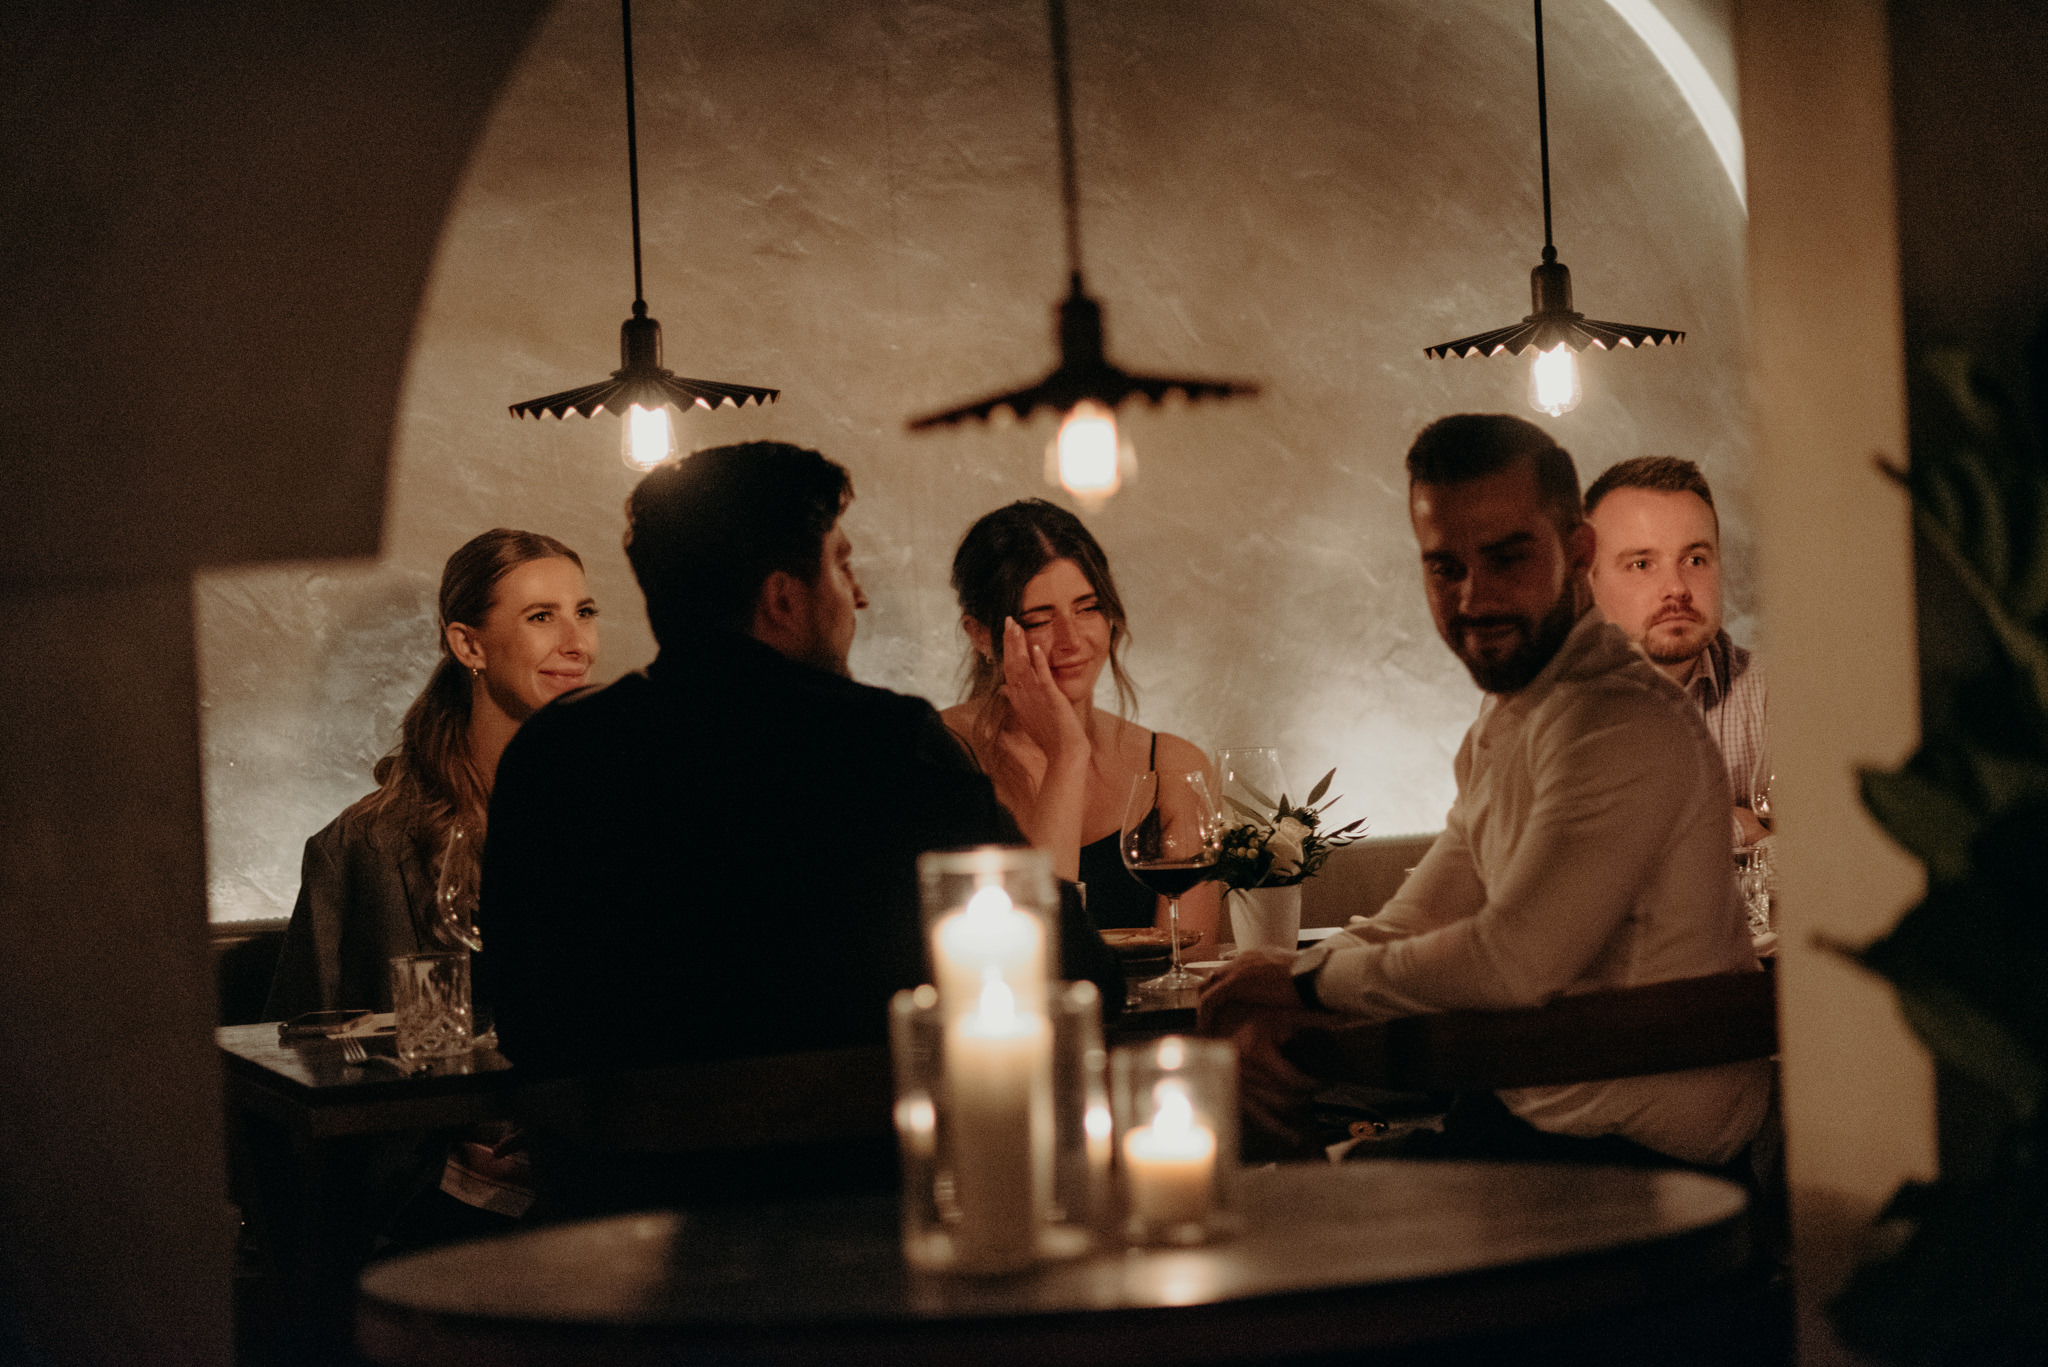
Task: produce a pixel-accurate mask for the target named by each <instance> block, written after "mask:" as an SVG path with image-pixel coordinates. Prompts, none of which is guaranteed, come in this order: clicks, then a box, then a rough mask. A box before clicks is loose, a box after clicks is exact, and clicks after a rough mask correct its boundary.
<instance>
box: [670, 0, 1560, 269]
mask: <svg viewBox="0 0 2048 1367" xmlns="http://www.w3.org/2000/svg"><path fill="white" fill-rule="evenodd" d="M1536 145H1537V147H1538V148H1540V149H1541V150H1542V153H1543V259H1544V260H1545V261H1555V260H1557V248H1556V247H1554V246H1552V245H1551V241H1550V93H1549V91H1548V90H1547V89H1545V87H1544V84H1543V0H1536ZM637 242H638V239H637V238H636V239H635V243H636V246H635V248H634V250H635V251H638V250H639V248H638V246H637ZM636 259H637V258H636Z"/></svg>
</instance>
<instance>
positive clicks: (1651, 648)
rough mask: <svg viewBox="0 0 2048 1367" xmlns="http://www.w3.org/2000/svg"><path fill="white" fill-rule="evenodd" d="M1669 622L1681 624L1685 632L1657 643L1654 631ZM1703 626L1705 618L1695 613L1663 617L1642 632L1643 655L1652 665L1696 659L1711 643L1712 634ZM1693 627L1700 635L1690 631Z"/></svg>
mask: <svg viewBox="0 0 2048 1367" xmlns="http://www.w3.org/2000/svg"><path fill="white" fill-rule="evenodd" d="M1670 622H1679V623H1682V624H1683V625H1684V626H1685V627H1686V628H1687V630H1686V631H1685V633H1684V634H1682V635H1680V636H1678V637H1676V638H1668V639H1666V640H1664V641H1662V642H1659V641H1657V639H1656V637H1655V635H1654V633H1655V631H1656V629H1657V628H1658V627H1660V626H1663V625H1665V624H1667V623H1670ZM1705 625H1706V618H1705V617H1703V616H1702V615H1700V614H1699V613H1697V612H1695V613H1692V614H1691V615H1689V616H1676V617H1665V618H1663V619H1661V620H1660V621H1656V622H1652V623H1651V624H1650V625H1649V627H1648V628H1646V629H1645V630H1644V632H1643V653H1644V654H1645V655H1648V656H1649V657H1650V660H1651V662H1652V663H1653V664H1660V665H1681V664H1684V663H1685V662H1686V661H1688V660H1691V659H1693V658H1695V657H1697V656H1698V655H1699V653H1700V652H1701V651H1703V650H1705V649H1706V648H1707V646H1708V645H1709V644H1711V643H1712V641H1713V639H1714V633H1713V632H1710V631H1706V630H1705ZM1695 626H1697V627H1699V628H1700V629H1701V630H1700V634H1699V635H1697V636H1695V635H1694V634H1693V631H1692V628H1694V627H1695Z"/></svg>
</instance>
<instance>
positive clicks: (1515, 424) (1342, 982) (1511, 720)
mask: <svg viewBox="0 0 2048 1367" xmlns="http://www.w3.org/2000/svg"><path fill="white" fill-rule="evenodd" d="M1408 477H1409V486H1408V506H1409V517H1410V521H1411V523H1412V524H1413V526H1414V529H1415V539H1416V543H1417V546H1418V548H1419V550H1420V551H1421V558H1422V572H1423V580H1424V586H1425V591H1426V593H1427V595H1428V598H1429V605H1430V612H1431V616H1432V617H1433V618H1434V619H1435V622H1436V627H1437V631H1438V634H1439V635H1441V636H1442V637H1443V640H1444V643H1445V644H1446V645H1448V646H1449V647H1450V648H1451V651H1452V653H1453V654H1455V655H1456V656H1457V657H1458V659H1459V660H1460V661H1461V662H1463V664H1464V665H1465V667H1466V669H1467V670H1468V671H1469V672H1470V673H1471V675H1472V678H1473V681H1474V682H1476V683H1477V684H1478V685H1479V687H1480V688H1481V689H1483V690H1484V691H1485V693H1486V697H1485V699H1484V700H1483V701H1482V702H1481V704H1480V709H1479V717H1478V720H1476V721H1475V722H1473V724H1472V728H1471V730H1469V731H1468V732H1467V733H1466V735H1465V741H1464V744H1463V745H1462V746H1461V747H1460V749H1459V751H1458V756H1457V761H1456V772H1457V780H1458V796H1457V800H1456V802H1455V803H1454V804H1453V806H1452V808H1451V810H1450V813H1449V815H1448V816H1447V818H1446V820H1445V827H1444V833H1443V834H1442V835H1441V836H1439V837H1438V838H1437V841H1436V843H1435V844H1434V845H1432V846H1431V847H1430V850H1429V853H1428V854H1427V855H1425V856H1424V857H1423V859H1422V862H1421V863H1420V864H1419V865H1417V866H1416V869H1415V871H1414V872H1413V873H1412V874H1410V875H1409V877H1408V879H1407V881H1406V882H1405V883H1403V884H1402V886H1401V889H1400V891H1399V892H1397V893H1396V894H1395V895H1394V897H1393V899H1392V900H1391V901H1389V902H1388V903H1387V905H1386V906H1385V907H1384V908H1383V909H1382V910H1381V911H1380V912H1379V914H1377V915H1376V916H1373V917H1372V918H1370V919H1365V918H1356V919H1354V920H1353V921H1352V923H1351V924H1350V925H1349V926H1348V927H1346V929H1345V931H1344V932H1343V933H1342V934H1338V935H1335V936H1332V937H1331V938H1330V939H1328V940H1326V941H1324V942H1323V944H1321V945H1319V946H1317V947H1316V948H1314V949H1311V950H1307V951H1304V952H1303V953H1301V954H1299V955H1296V956H1293V957H1292V958H1291V959H1290V958H1288V957H1284V956H1278V955H1241V956H1240V957H1239V959H1238V961H1237V963H1236V964H1235V965H1233V966H1232V967H1231V968H1229V969H1226V970H1225V971H1224V972H1223V973H1222V974H1220V975H1219V976H1218V977H1217V979H1216V980H1215V981H1214V982H1212V984H1211V985H1210V987H1209V988H1208V990H1207V992H1206V993H1205V994H1204V997H1203V1000H1202V1007H1201V1012H1202V1017H1203V1022H1204V1025H1205V1028H1207V1029H1209V1030H1210V1031H1211V1032H1212V1033H1223V1034H1228V1035H1231V1036H1232V1037H1233V1038H1235V1039H1236V1040H1237V1042H1238V1045H1239V1049H1240V1053H1241V1057H1242V1069H1243V1079H1244V1081H1243V1087H1244V1096H1245V1104H1246V1109H1247V1112H1248V1113H1249V1114H1250V1115H1251V1116H1252V1118H1253V1119H1254V1120H1258V1121H1264V1122H1265V1123H1266V1124H1267V1125H1268V1126H1269V1127H1270V1128H1274V1129H1276V1130H1282V1131H1286V1130H1288V1129H1290V1128H1291V1126H1290V1125H1289V1122H1288V1117H1289V1115H1290V1113H1291V1112H1292V1111H1293V1110H1294V1109H1295V1108H1296V1107H1298V1106H1299V1105H1300V1104H1301V1103H1302V1102H1303V1101H1304V1100H1305V1099H1306V1096H1307V1094H1308V1091H1309V1089H1310V1087H1311V1083H1310V1081H1309V1079H1308V1078H1306V1077H1304V1076H1303V1075H1302V1074H1300V1073H1299V1072H1298V1071H1296V1070H1295V1069H1294V1068H1293V1067H1292V1066H1291V1065H1290V1064H1289V1063H1288V1062H1287V1061H1286V1059H1285V1058H1284V1057H1282V1055H1281V1054H1280V1052H1279V1048H1278V1046H1279V1045H1280V1044H1281V1043H1283V1042H1284V1040H1285V1039H1286V1038H1287V1036H1288V1034H1289V1032H1290V1031H1291V1030H1293V1029H1297V1028H1299V1026H1300V1025H1301V1024H1302V1023H1303V1022H1304V1021H1305V1020H1306V1019H1311V1018H1312V1017H1310V1016H1308V1014H1307V1013H1306V1012H1304V1011H1303V1009H1302V1008H1304V1007H1306V1008H1309V1009H1310V1010H1311V1011H1314V1010H1329V1011H1335V1012H1339V1013H1342V1014H1344V1015H1346V1016H1351V1017H1355V1018H1360V1019H1365V1020H1383V1019H1387V1018H1390V1017H1394V1016H1405V1015H1415V1014H1421V1013H1426V1012H1433V1011H1450V1010H1462V1009H1479V1010H1509V1009H1514V1008H1519V1007H1529V1006H1537V1005H1540V1004H1542V1003H1544V1002H1547V1001H1549V1000H1550V999H1552V998H1554V997H1557V996H1560V995H1563V994H1568V993H1579V992H1588V991H1596V990H1600V989H1605V988H1619V987H1634V986H1640V985H1643V984H1647V983H1653V982H1663V981H1670V980H1675V979H1681V978H1691V977H1698V976H1701V975H1704V974H1710V973H1726V972H1734V971H1740V970H1749V971H1756V970H1757V968H1758V965H1757V961H1756V956H1755V955H1754V954H1753V953H1752V952H1751V950H1750V944H1749V934H1748V931H1747V928H1746V927H1745V925H1744V921H1743V916H1742V912H1741V910H1740V909H1739V907H1738V906H1737V899H1736V893H1735V882H1734V875H1733V869H1732V867H1731V865H1730V862H1729V858H1728V845H1727V836H1726V818H1725V816H1724V813H1725V812H1726V810H1727V806H1728V793H1727V785H1726V783H1725V781H1724V780H1723V778H1722V777H1721V768H1720V756H1719V755H1718V754H1717V753H1716V752H1715V749H1714V742H1713V739H1712V737H1710V736H1709V735H1708V734H1707V730H1706V727H1705V725H1704V724H1703V723H1702V722H1701V720H1700V715H1699V711H1698V709H1697V708H1695V707H1693V706H1692V705H1691V703H1690V702H1689V701H1688V700H1687V699H1686V697H1685V695H1684V693H1683V692H1681V691H1680V690H1679V689H1678V687H1677V686H1676V685H1674V684H1673V683H1672V682H1671V681H1670V680H1669V679H1667V678H1665V677H1664V676H1663V675H1662V674H1660V673H1659V672H1658V671H1657V670H1656V668H1655V667H1653V666H1652V665H1651V664H1650V663H1649V662H1648V661H1647V660H1645V659H1644V658H1643V656H1642V655H1641V654H1640V653H1639V652H1637V651H1636V650H1635V648H1634V647H1633V646H1632V645H1631V644H1630V643H1629V641H1628V638H1627V637H1626V636H1625V635H1623V634H1622V632H1621V631H1620V630H1618V629H1617V628H1615V627H1613V626H1612V625H1610V624H1609V623H1608V622H1607V621H1606V619H1605V618H1603V617H1602V616H1601V615H1600V614H1599V613H1598V612H1595V611H1593V610H1592V608H1591V597H1590V595H1589V593H1588V591H1587V587H1586V571H1587V567H1588V565H1589V563H1590V561H1591V559H1592V555H1593V532H1592V529H1591V528H1590V527H1587V526H1586V525H1585V523H1584V522H1583V521H1582V519H1581V516H1580V511H1579V509H1580V504H1579V496H1578V477H1577V474H1576V472H1575V471H1574V469H1573V467H1572V462H1571V457H1570V456H1569V455H1567V454H1566V453H1565V452H1564V450H1563V449H1562V448H1560V447H1559V446H1558V445H1557V444H1556V443H1555V442H1553V441H1552V440H1551V439H1550V438H1549V436H1547V435H1546V434H1545V433H1544V432H1543V430H1542V429H1541V428H1539V427H1537V426H1535V425H1534V424H1532V423H1528V422H1524V421H1522V420H1521V419H1519V418H1511V417H1501V416H1490V415H1478V414H1464V415H1459V416H1457V417H1450V418H1444V419H1442V420H1441V421H1438V422H1436V423H1433V424H1431V425H1430V426H1429V427H1427V428H1425V429H1424V430H1423V432H1422V434H1421V435H1420V436H1419V437H1417V438H1416V440H1415V444H1414V446H1413V447H1412V448H1411V450H1410V451H1409V454H1408ZM1769 1089H1770V1065H1769V1063H1768V1061H1763V1060H1759V1061H1755V1062H1747V1063H1736V1064H1729V1065H1726V1066H1722V1067H1714V1068H1698V1069H1692V1070H1689V1071H1687V1072H1683V1073H1672V1074H1666V1075H1661V1076H1652V1077H1632V1078H1618V1079H1614V1080H1612V1081H1605V1082H1592V1083H1582V1084H1577V1085H1572V1086H1561V1087H1526V1088H1517V1089H1514V1090H1510V1091H1504V1092H1501V1093H1499V1094H1498V1095H1497V1096H1496V1094H1494V1093H1491V1092H1481V1093H1467V1094H1465V1095H1463V1096H1461V1097H1459V1098H1458V1101H1457V1104H1456V1105H1454V1106H1453V1107H1452V1109H1451V1112H1450V1114H1449V1116H1448V1117H1447V1118H1446V1120H1445V1127H1444V1130H1443V1132H1442V1134H1440V1135H1432V1134H1417V1135H1415V1136H1412V1137H1411V1138H1412V1140H1413V1141H1414V1144H1415V1151H1418V1152H1424V1153H1432V1154H1436V1155H1441V1156H1462V1157H1524V1158H1549V1159H1566V1160H1573V1159H1579V1160H1589V1161H1601V1162H1639V1163H1659V1162H1663V1163H1669V1162H1671V1161H1673V1160H1678V1161H1681V1162H1685V1163H1692V1164H1698V1165H1704V1166H1717V1165H1721V1164H1727V1163H1730V1162H1731V1161H1732V1160H1734V1159H1736V1158H1737V1157H1738V1155H1740V1154H1741V1153H1742V1151H1743V1150H1744V1148H1745V1146H1746V1145H1747V1144H1748V1143H1749V1141H1750V1139H1751V1137H1752V1136H1753V1135H1754V1134H1755V1133H1756V1131H1757V1128H1758V1125H1759V1123H1760V1122H1761V1120H1762V1118H1763V1115H1764V1111H1765V1107H1766V1103H1767V1100H1768V1096H1769Z"/></svg>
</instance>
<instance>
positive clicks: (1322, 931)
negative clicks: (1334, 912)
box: [1296, 926, 1344, 943]
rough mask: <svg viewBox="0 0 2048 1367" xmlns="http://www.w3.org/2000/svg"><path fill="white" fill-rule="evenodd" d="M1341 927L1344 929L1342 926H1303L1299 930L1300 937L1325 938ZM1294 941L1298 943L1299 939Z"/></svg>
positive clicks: (1305, 938) (1306, 938)
mask: <svg viewBox="0 0 2048 1367" xmlns="http://www.w3.org/2000/svg"><path fill="white" fill-rule="evenodd" d="M1342 929H1344V927H1342V926H1304V927H1302V931H1301V939H1303V940H1327V939H1329V938H1330V937H1331V936H1332V935H1335V934H1336V933H1337V932H1338V931H1340V930H1342ZM1296 943H1299V941H1297V942H1296Z"/></svg>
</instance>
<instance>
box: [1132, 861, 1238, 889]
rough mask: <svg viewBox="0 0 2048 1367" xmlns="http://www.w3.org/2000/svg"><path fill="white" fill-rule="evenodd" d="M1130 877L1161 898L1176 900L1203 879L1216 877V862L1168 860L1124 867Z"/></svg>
mask: <svg viewBox="0 0 2048 1367" xmlns="http://www.w3.org/2000/svg"><path fill="white" fill-rule="evenodd" d="M1126 867H1127V868H1129V869H1130V871H1131V877H1133V878H1135V879H1137V880H1138V881H1139V882H1140V883H1143V884H1144V885H1145V886H1146V887H1148V888H1150V889H1152V891H1154V892H1156V893H1158V894H1159V895H1160V896H1161V897H1170V898H1174V899H1178V898H1179V897H1180V896H1181V895H1182V894H1183V893H1186V892H1187V891H1189V890H1190V889H1191V888H1193V887H1194V886H1195V884H1197V883H1199V882H1201V881H1202V880H1203V879H1205V878H1213V877H1215V876H1216V861H1215V860H1213V859H1206V860H1202V861H1201V862H1199V863H1196V862H1190V861H1185V860H1170V861H1165V862H1161V863H1158V864H1130V865H1126Z"/></svg>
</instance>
